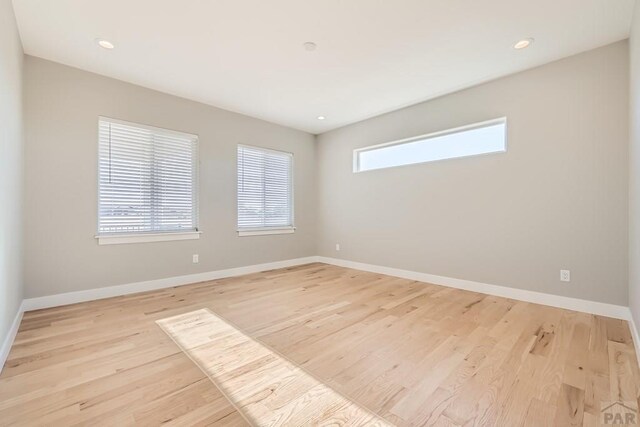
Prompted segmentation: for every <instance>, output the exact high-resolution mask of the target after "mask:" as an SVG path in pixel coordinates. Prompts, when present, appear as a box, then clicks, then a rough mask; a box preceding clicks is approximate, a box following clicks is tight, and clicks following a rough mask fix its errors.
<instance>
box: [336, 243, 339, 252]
mask: <svg viewBox="0 0 640 427" xmlns="http://www.w3.org/2000/svg"><path fill="white" fill-rule="evenodd" d="M339 250H340V243H336V251H339Z"/></svg>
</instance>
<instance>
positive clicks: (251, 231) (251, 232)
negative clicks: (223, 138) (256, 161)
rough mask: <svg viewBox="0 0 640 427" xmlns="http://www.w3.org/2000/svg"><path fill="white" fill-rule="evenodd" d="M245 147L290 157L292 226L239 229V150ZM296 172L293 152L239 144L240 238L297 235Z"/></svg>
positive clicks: (237, 212)
mask: <svg viewBox="0 0 640 427" xmlns="http://www.w3.org/2000/svg"><path fill="white" fill-rule="evenodd" d="M240 147H244V148H249V149H252V150H259V151H263V152H271V153H276V154H286V155H287V156H289V159H290V164H289V168H290V170H289V212H290V217H291V225H289V226H274V227H254V228H240V227H238V221H239V219H240V215H239V210H238V195H239V194H238V162H239V158H238V148H240ZM294 170H295V156H294V154H293V153H292V152H289V151H283V150H275V149H273V148H266V147H260V146H257V145H249V144H237V146H236V232H237V233H238V237H248V236H266V235H272V234H291V233H295V231H296V225H295V218H296V215H295V179H294Z"/></svg>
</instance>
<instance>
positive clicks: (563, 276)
mask: <svg viewBox="0 0 640 427" xmlns="http://www.w3.org/2000/svg"><path fill="white" fill-rule="evenodd" d="M560 281H561V282H570V281H571V271H569V270H560Z"/></svg>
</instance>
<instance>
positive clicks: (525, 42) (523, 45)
mask: <svg viewBox="0 0 640 427" xmlns="http://www.w3.org/2000/svg"><path fill="white" fill-rule="evenodd" d="M531 43H533V39H532V38H528V39H522V40H520V41H519V42H518V43H516V44H514V45H513V48H514V49H524V48H526V47H529V45H530V44H531Z"/></svg>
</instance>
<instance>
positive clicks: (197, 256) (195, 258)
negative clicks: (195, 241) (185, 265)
mask: <svg viewBox="0 0 640 427" xmlns="http://www.w3.org/2000/svg"><path fill="white" fill-rule="evenodd" d="M192 260H193V263H194V264H197V263H199V262H200V256H199V255H198V254H193V258H192Z"/></svg>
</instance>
